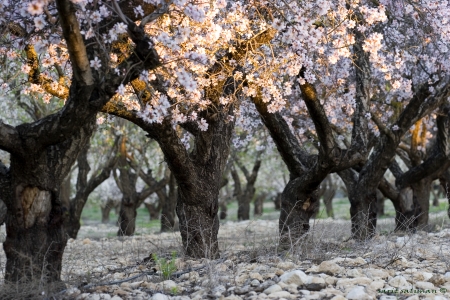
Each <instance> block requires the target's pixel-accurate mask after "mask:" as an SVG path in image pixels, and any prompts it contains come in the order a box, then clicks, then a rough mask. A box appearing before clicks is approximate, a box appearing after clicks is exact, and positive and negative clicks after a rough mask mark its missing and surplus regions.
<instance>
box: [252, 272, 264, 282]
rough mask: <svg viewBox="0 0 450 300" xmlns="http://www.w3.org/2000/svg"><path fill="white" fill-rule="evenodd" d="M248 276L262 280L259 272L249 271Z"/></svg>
mask: <svg viewBox="0 0 450 300" xmlns="http://www.w3.org/2000/svg"><path fill="white" fill-rule="evenodd" d="M249 277H250V278H251V279H257V280H259V281H261V282H262V281H264V279H263V277H262V276H261V274H259V273H250V274H249Z"/></svg>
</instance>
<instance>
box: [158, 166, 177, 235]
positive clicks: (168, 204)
mask: <svg viewBox="0 0 450 300" xmlns="http://www.w3.org/2000/svg"><path fill="white" fill-rule="evenodd" d="M157 194H158V197H160V194H164V201H162V209H161V232H168V231H173V230H174V228H175V208H176V206H177V188H176V181H175V177H174V176H173V174H172V173H171V174H170V179H169V193H168V194H166V192H165V190H164V191H163V190H160V191H159V192H157ZM161 196H162V195H161ZM160 199H161V197H160ZM161 200H162V199H161ZM161 200H160V201H161Z"/></svg>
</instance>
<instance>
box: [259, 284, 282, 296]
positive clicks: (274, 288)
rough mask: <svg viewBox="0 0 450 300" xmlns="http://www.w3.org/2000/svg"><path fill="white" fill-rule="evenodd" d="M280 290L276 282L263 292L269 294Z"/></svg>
mask: <svg viewBox="0 0 450 300" xmlns="http://www.w3.org/2000/svg"><path fill="white" fill-rule="evenodd" d="M281 290H282V289H281V286H279V285H278V284H274V285H272V286H270V287H268V288H267V289H265V290H264V291H263V293H264V294H266V295H269V294H272V293H275V292H279V291H281Z"/></svg>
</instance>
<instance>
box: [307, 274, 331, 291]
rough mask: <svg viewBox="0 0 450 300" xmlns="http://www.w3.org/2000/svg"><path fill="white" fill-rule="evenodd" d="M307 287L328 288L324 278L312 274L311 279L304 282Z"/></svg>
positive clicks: (309, 288) (314, 289) (313, 288)
mask: <svg viewBox="0 0 450 300" xmlns="http://www.w3.org/2000/svg"><path fill="white" fill-rule="evenodd" d="M303 285H304V286H305V288H306V289H308V290H310V291H320V290H322V289H324V288H326V286H327V284H326V282H325V280H324V279H323V278H320V277H312V276H310V280H309V281H308V282H306V283H305V284H303Z"/></svg>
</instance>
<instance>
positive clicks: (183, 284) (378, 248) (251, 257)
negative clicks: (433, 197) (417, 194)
mask: <svg viewBox="0 0 450 300" xmlns="http://www.w3.org/2000/svg"><path fill="white" fill-rule="evenodd" d="M441 217H442V218H444V216H437V217H435V221H434V222H435V223H436V220H437V222H439V218H441ZM443 220H444V219H443ZM381 223H382V224H380V226H379V230H380V233H379V234H378V235H377V236H376V237H375V238H374V239H373V240H371V241H368V242H366V243H356V242H354V241H353V240H351V239H349V235H350V223H349V221H344V220H331V219H326V220H318V221H316V222H315V223H314V224H312V225H313V226H312V230H311V232H310V234H309V236H308V237H307V238H306V239H305V240H302V241H301V242H299V243H297V244H293V245H292V248H291V249H290V250H289V251H284V252H278V251H277V245H276V242H277V226H278V224H277V221H265V220H258V221H247V222H240V223H237V222H227V223H225V224H222V225H221V229H220V233H219V239H220V247H221V259H218V260H207V259H203V260H192V259H189V258H185V257H183V256H182V248H181V241H180V237H179V234H178V233H176V232H175V233H163V234H158V233H148V234H142V235H140V236H135V237H129V238H100V239H94V238H89V237H88V236H89V233H94V234H92V236H98V235H99V232H100V233H102V232H103V233H104V232H108V231H114V230H116V229H115V228H114V227H113V226H112V225H111V226H105V225H100V226H83V228H82V231H81V232H80V236H82V238H80V239H77V240H69V242H68V245H67V248H66V252H65V256H64V262H63V280H64V282H65V283H66V286H67V288H66V289H65V290H64V291H63V292H61V293H59V294H56V295H45V293H44V294H43V293H42V292H40V291H36V292H37V295H39V297H40V298H47V299H90V300H94V299H116V300H118V299H154V300H162V299H174V300H175V299H178V300H184V299H186V300H187V299H335V300H338V299H362V300H364V299H384V300H387V299H410V300H413V299H450V228H447V225H443V224H442V223H441V225H440V226H441V227H442V228H439V226H437V227H438V229H439V230H438V231H434V232H430V233H427V232H424V231H419V232H417V233H415V234H404V233H403V234H393V233H389V232H390V229H391V228H392V226H393V224H392V220H387V221H383V222H381ZM2 230H4V229H2ZM2 232H3V234H4V231H2ZM0 234H2V233H0ZM173 251H176V254H175V255H176V259H175V264H174V265H175V267H174V269H173V270H171V271H168V272H167V271H166V272H162V270H164V268H166V267H167V266H168V263H167V262H169V261H171V259H172V258H171V255H173V254H171V253H173ZM153 254H156V255H157V256H158V258H157V259H156V261H155V260H154V259H153V258H154V256H153ZM164 260H166V263H164ZM4 263H5V256H4V253H3V251H1V252H0V265H1V266H0V267H1V271H0V278H1V277H3V273H2V272H3V269H4ZM164 276H166V278H164ZM447 290H448V292H447ZM16 292H18V291H16ZM17 297H18V298H15V299H19V298H20V296H17ZM37 297H38V296H37Z"/></svg>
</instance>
